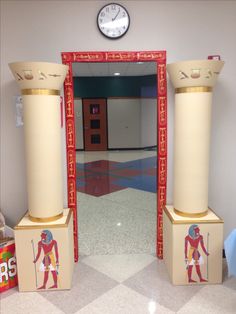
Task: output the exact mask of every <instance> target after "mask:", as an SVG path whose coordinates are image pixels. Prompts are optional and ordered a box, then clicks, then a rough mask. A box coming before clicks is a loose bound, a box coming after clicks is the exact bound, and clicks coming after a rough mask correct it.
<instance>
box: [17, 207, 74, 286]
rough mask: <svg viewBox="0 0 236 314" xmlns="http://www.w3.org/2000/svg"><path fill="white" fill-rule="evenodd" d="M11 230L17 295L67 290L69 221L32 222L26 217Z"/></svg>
mask: <svg viewBox="0 0 236 314" xmlns="http://www.w3.org/2000/svg"><path fill="white" fill-rule="evenodd" d="M14 230H15V245H16V259H17V273H18V285H19V291H41V290H64V289H70V288H71V282H72V273H73V267H74V242H73V217H72V211H71V210H70V209H65V210H64V212H63V217H61V218H60V219H58V220H56V221H53V222H47V223H45V222H44V223H40V222H33V221H31V220H30V219H29V216H28V214H26V215H25V216H24V217H23V218H22V219H21V221H20V222H19V223H18V225H17V226H16V227H15V228H14Z"/></svg>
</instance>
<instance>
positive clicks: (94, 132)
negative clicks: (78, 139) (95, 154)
mask: <svg viewBox="0 0 236 314" xmlns="http://www.w3.org/2000/svg"><path fill="white" fill-rule="evenodd" d="M83 117H84V150H85V151H104V150H107V104H106V99H104V98H103V99H102V98H97V99H83Z"/></svg>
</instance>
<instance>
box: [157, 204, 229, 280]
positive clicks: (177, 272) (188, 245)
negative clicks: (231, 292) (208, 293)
mask: <svg viewBox="0 0 236 314" xmlns="http://www.w3.org/2000/svg"><path fill="white" fill-rule="evenodd" d="M223 225H224V223H223V220H222V219H221V218H219V217H218V216H217V215H216V214H215V213H214V212H213V211H212V210H211V209H209V210H208V213H207V215H205V216H204V217H198V218H193V217H182V216H179V215H177V214H176V213H175V210H174V207H173V206H166V207H165V209H164V212H163V258H164V262H165V264H166V267H167V271H168V273H169V276H170V279H171V282H172V284H174V285H196V284H217V283H221V282H222V261H223V258H222V250H223ZM201 243H203V246H204V248H202V245H201ZM208 254H209V255H208Z"/></svg>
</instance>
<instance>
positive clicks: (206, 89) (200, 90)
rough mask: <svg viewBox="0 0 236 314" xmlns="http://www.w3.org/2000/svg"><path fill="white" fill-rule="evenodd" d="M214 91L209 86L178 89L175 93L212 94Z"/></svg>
mask: <svg viewBox="0 0 236 314" xmlns="http://www.w3.org/2000/svg"><path fill="white" fill-rule="evenodd" d="M212 90H213V89H212V87H209V86H189V87H179V88H176V89H175V93H176V94H181V93H210V92H212Z"/></svg>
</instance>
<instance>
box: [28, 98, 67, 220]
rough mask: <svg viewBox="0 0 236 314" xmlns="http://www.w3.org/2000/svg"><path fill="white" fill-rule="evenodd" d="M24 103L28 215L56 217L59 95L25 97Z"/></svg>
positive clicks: (60, 201)
mask: <svg viewBox="0 0 236 314" xmlns="http://www.w3.org/2000/svg"><path fill="white" fill-rule="evenodd" d="M23 104H24V132H25V149H26V167H27V189H28V206H29V215H30V216H32V217H34V218H51V217H55V216H57V215H60V214H61V213H62V211H63V178H62V160H61V129H60V121H61V120H60V119H61V113H60V96H52V95H49V96H48V95H39V96H37V95H27V96H26V95H25V96H23Z"/></svg>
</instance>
